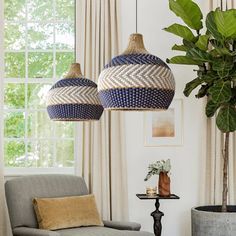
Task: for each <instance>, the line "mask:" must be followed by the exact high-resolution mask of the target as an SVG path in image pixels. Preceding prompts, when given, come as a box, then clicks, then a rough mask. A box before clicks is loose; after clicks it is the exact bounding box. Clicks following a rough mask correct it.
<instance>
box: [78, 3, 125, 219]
mask: <svg viewBox="0 0 236 236" xmlns="http://www.w3.org/2000/svg"><path fill="white" fill-rule="evenodd" d="M76 4H77V6H76V8H77V19H76V23H77V26H76V45H77V49H76V54H77V55H76V58H77V61H78V62H80V63H81V65H82V66H81V68H82V73H84V75H85V77H87V78H90V79H92V80H94V81H95V82H97V79H98V76H99V73H100V72H101V70H102V69H103V67H104V65H105V64H106V63H108V62H109V60H111V58H112V57H113V56H115V55H118V52H119V38H120V26H119V21H120V17H119V0H78V1H76ZM123 130H124V121H123V114H122V113H120V112H108V111H104V113H103V115H102V117H101V119H100V121H98V122H84V123H82V124H79V128H78V132H79V135H78V136H79V137H81V138H80V140H78V143H79V146H78V150H79V152H80V158H79V162H78V163H77V167H78V171H77V173H78V175H82V177H84V179H85V181H86V183H87V185H88V187H89V190H90V192H92V193H94V194H95V196H96V201H97V204H98V208H99V210H100V212H101V214H102V217H103V219H112V220H125V219H127V217H128V212H127V209H128V207H127V203H128V194H127V170H126V159H125V155H124V145H125V142H124V134H123Z"/></svg>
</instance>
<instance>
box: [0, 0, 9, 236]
mask: <svg viewBox="0 0 236 236" xmlns="http://www.w3.org/2000/svg"><path fill="white" fill-rule="evenodd" d="M3 2H4V1H3V0H0V75H1V76H0V77H1V78H2V77H3V75H4V61H3V58H4V54H3V52H4V51H3V50H4V48H3V29H4V27H3V19H4V16H3V9H4V8H3ZM0 114H1V115H0V127H1V129H0V235H1V236H11V235H12V233H11V227H10V222H9V218H8V213H7V207H6V200H5V190H4V174H3V80H2V79H1V80H0Z"/></svg>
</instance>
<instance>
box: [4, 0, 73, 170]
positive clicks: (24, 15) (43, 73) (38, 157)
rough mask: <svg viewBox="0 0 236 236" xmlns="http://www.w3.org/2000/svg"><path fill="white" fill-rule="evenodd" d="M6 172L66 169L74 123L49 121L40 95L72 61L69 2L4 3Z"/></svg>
mask: <svg viewBox="0 0 236 236" xmlns="http://www.w3.org/2000/svg"><path fill="white" fill-rule="evenodd" d="M4 6H5V13H4V15H5V37H4V41H5V42H4V43H5V79H4V83H5V87H4V109H5V113H4V137H5V143H4V144H5V146H4V150H5V166H6V167H71V166H73V165H74V124H73V123H65V122H52V121H50V119H49V117H48V115H47V112H46V104H45V94H46V93H47V91H48V90H49V88H50V86H51V85H52V84H53V83H54V82H55V81H56V80H55V78H56V79H60V78H61V77H63V75H64V74H65V72H66V71H67V70H68V67H69V65H70V64H71V63H73V62H74V27H75V24H74V20H75V1H74V0H53V1H51V0H50V1H49V0H28V1H27V5H26V1H25V0H5V2H4Z"/></svg>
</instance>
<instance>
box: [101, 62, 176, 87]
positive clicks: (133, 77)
mask: <svg viewBox="0 0 236 236" xmlns="http://www.w3.org/2000/svg"><path fill="white" fill-rule="evenodd" d="M116 88H160V89H167V90H174V89H175V81H174V76H173V74H172V72H171V70H170V69H168V68H166V67H162V66H159V65H146V64H145V65H133V64H132V65H122V66H115V67H110V68H107V69H104V70H103V71H102V72H101V74H100V76H99V79H98V91H102V90H107V89H116Z"/></svg>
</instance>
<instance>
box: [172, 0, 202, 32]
mask: <svg viewBox="0 0 236 236" xmlns="http://www.w3.org/2000/svg"><path fill="white" fill-rule="evenodd" d="M169 6H170V9H171V11H173V12H174V13H175V14H176V15H177V16H179V17H180V18H181V19H182V20H183V21H184V22H185V23H186V24H187V25H188V26H189V27H190V28H192V29H194V30H200V29H202V21H201V20H202V12H201V10H200V8H199V7H198V5H197V4H196V3H194V2H193V1H192V0H176V1H175V0H169Z"/></svg>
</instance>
